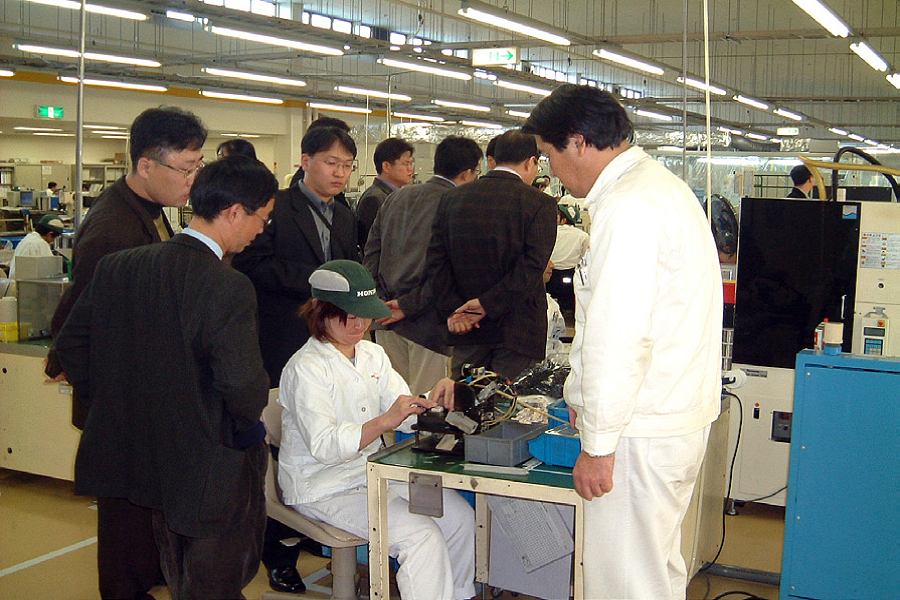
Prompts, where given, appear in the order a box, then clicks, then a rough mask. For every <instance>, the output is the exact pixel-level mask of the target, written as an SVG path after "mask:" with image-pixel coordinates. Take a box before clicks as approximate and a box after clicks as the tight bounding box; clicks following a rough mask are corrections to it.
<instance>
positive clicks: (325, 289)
mask: <svg viewBox="0 0 900 600" xmlns="http://www.w3.org/2000/svg"><path fill="white" fill-rule="evenodd" d="M309 285H311V286H312V297H313V298H316V299H318V300H322V301H323V302H331V303H332V304H334V305H335V306H337V307H338V308H340V309H341V310H343V311H345V312H346V313H347V314H351V315H355V316H357V317H363V318H364V319H385V318H387V317H390V316H391V309H389V308H388V307H387V305H386V304H385V303H384V302H382V300H381V299H380V298H379V297H378V294H377V293H376V292H375V280H374V279H372V275H371V274H370V273H369V271H368V269H366V268H365V267H364V266H362V265H361V264H359V263H358V262H354V261H352V260H331V261H328V262H327V263H325V264H324V265H322V266H321V267H319V268H318V269H316V270H315V271H313V274H312V275H310V276H309Z"/></svg>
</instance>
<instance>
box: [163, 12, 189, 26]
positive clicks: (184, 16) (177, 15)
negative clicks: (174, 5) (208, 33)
mask: <svg viewBox="0 0 900 600" xmlns="http://www.w3.org/2000/svg"><path fill="white" fill-rule="evenodd" d="M166 16H167V17H168V18H170V19H175V20H176V21H184V22H186V23H193V22H194V15H192V14H190V13H183V12H178V11H177V10H167V11H166Z"/></svg>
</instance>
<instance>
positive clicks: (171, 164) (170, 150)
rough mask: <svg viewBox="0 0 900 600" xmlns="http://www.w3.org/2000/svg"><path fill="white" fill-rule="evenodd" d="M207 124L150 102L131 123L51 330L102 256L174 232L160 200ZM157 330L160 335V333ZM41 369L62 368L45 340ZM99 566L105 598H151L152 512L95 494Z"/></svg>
mask: <svg viewBox="0 0 900 600" xmlns="http://www.w3.org/2000/svg"><path fill="white" fill-rule="evenodd" d="M206 135H207V131H206V128H205V127H204V126H203V123H201V121H200V119H199V118H197V117H196V116H195V115H193V114H191V113H189V112H186V111H184V110H181V109H180V108H176V107H160V108H151V109H148V110H145V111H144V112H142V113H141V114H140V115H138V117H137V118H136V119H135V120H134V122H133V123H132V124H131V139H130V148H131V171H130V172H129V173H128V174H127V175H125V176H124V177H122V178H121V179H119V180H118V181H116V182H115V183H113V184H112V185H111V186H110V187H108V188H107V189H106V190H104V191H103V193H102V194H100V196H99V197H98V198H97V199H96V200H94V203H93V205H92V207H91V210H90V212H89V213H88V215H87V217H85V219H84V222H83V223H82V224H81V227H79V229H78V231H77V232H76V234H75V246H74V249H73V255H72V285H70V286H69V288H68V289H67V290H66V292H65V293H64V294H63V297H62V299H61V300H60V303H59V306H58V307H57V309H56V313H55V314H54V315H53V321H52V325H51V330H52V332H53V335H54V337H55V336H56V334H58V333H59V331H60V329H61V328H62V326H63V323H65V321H66V318H67V317H68V315H69V312H70V311H71V309H72V306H73V305H74V304H75V301H76V300H77V299H78V297H79V296H80V295H81V292H82V291H83V290H84V289H85V288H86V287H87V285H88V283H90V281H91V278H92V276H93V274H94V268H95V267H96V266H97V263H98V262H100V259H101V258H103V257H104V256H106V255H107V254H110V253H112V252H117V251H119V250H126V249H129V248H134V247H137V246H143V245H146V244H153V243H156V242H161V241H165V240H167V239H169V238H170V237H172V233H173V232H172V227H171V226H170V225H169V222H168V220H166V216H165V214H164V213H163V210H162V209H163V207H167V206H170V207H182V206H184V205H185V203H186V202H187V200H188V193H189V191H190V189H191V184H192V183H193V182H194V177H195V176H196V175H197V173H198V172H199V171H200V169H201V168H202V167H203V152H202V148H203V143H204V142H205V141H206ZM160 335H164V334H163V333H162V332H161V333H160ZM46 373H47V375H48V376H50V377H51V378H53V380H55V381H62V380H65V373H64V372H63V369H62V367H61V366H60V364H59V361H58V360H57V358H56V351H55V348H53V347H51V349H50V352H49V354H48V356H47V368H46ZM86 418H87V405H86V404H84V403H83V402H82V401H81V399H80V398H79V396H78V395H77V394H73V396H72V424H73V425H75V426H76V427H78V428H79V429H82V428H83V427H84V424H85V419H86ZM97 538H98V539H97V568H98V571H99V578H100V595H101V597H103V598H142V599H144V598H149V597H150V596H149V595H148V594H147V592H148V591H149V590H150V588H151V587H153V585H155V584H156V583H157V582H159V581H160V580H161V579H162V574H161V571H160V567H159V552H158V551H157V548H156V542H155V540H154V537H153V527H152V521H151V511H150V510H149V509H147V508H144V507H140V506H137V505H134V504H132V503H131V502H129V501H128V500H126V499H122V498H99V499H98V501H97Z"/></svg>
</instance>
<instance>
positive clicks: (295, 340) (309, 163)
mask: <svg viewBox="0 0 900 600" xmlns="http://www.w3.org/2000/svg"><path fill="white" fill-rule="evenodd" d="M300 151H301V156H300V164H301V167H302V168H303V171H304V173H305V176H304V178H303V179H302V180H299V181H298V182H297V184H296V185H295V186H293V187H290V188H288V189H286V190H280V191H279V192H278V193H277V194H276V195H275V210H273V211H272V215H271V222H270V223H269V224H268V225H267V226H266V228H265V230H264V231H263V232H262V233H261V234H260V235H259V237H257V238H256V239H255V240H254V241H253V243H252V244H250V246H248V247H247V249H246V250H244V251H243V252H241V253H240V254H237V255H236V256H235V257H234V260H233V261H232V265H234V268H236V269H238V270H239V271H241V272H243V273H244V274H245V275H247V276H248V277H249V278H250V280H251V281H252V282H253V285H254V286H255V287H256V296H257V303H258V304H259V345H260V349H261V350H262V357H263V363H264V364H265V367H266V371H267V372H268V373H269V380H270V384H271V386H272V387H278V382H279V380H280V379H281V369H282V368H284V365H285V363H287V361H288V359H289V358H290V357H291V356H292V355H293V354H294V352H296V351H297V350H299V349H300V347H301V346H302V345H303V344H304V343H306V340H307V339H308V338H309V331H307V329H306V324H305V322H304V321H303V320H302V319H300V318H298V317H297V309H298V308H299V307H300V305H302V304H303V303H304V302H306V301H307V300H308V299H309V298H310V297H311V290H310V287H309V276H310V275H311V274H312V272H313V271H315V270H316V269H317V268H318V267H319V266H320V265H321V264H323V263H325V262H327V261H329V260H337V259H348V260H356V261H358V260H359V253H358V252H357V249H356V219H355V217H354V216H353V212H352V211H351V210H350V209H349V208H348V207H347V206H346V205H345V204H342V203H340V202H335V201H334V197H335V196H336V195H337V194H339V193H341V192H342V191H343V190H344V187H345V186H346V185H347V182H348V181H349V180H350V175H351V174H352V173H353V161H354V160H355V159H356V143H355V142H354V141H353V138H351V137H350V135H349V134H348V133H347V132H346V131H344V130H343V129H340V128H338V127H315V128H310V129H309V130H308V131H307V132H306V135H304V136H303V140H302V141H301V142H300Z"/></svg>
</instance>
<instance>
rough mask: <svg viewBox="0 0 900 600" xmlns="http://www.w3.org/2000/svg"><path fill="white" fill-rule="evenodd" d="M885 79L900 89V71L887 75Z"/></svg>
mask: <svg viewBox="0 0 900 600" xmlns="http://www.w3.org/2000/svg"><path fill="white" fill-rule="evenodd" d="M885 79H887V80H888V82H889V83H890V84H891V85H892V86H894V87H895V88H897V89H898V90H900V73H891V74H890V75H887V76H885Z"/></svg>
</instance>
